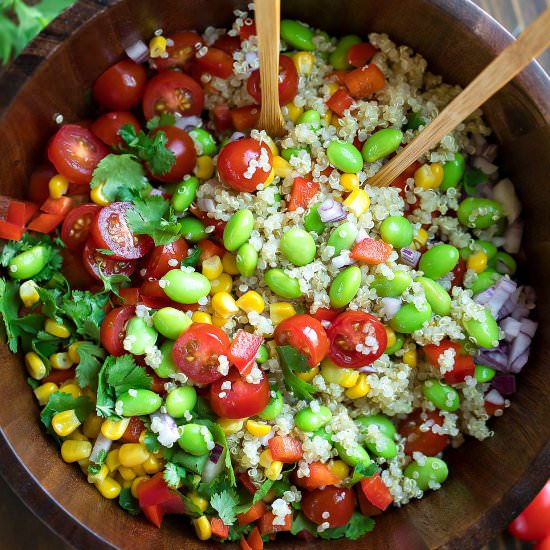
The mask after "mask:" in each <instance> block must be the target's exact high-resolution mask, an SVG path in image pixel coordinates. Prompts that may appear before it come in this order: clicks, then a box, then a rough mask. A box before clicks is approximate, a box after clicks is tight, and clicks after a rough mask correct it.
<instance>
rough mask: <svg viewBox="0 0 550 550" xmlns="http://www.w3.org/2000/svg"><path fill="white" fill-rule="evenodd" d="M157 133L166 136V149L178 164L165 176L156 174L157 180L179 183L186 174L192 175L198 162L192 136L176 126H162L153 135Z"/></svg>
mask: <svg viewBox="0 0 550 550" xmlns="http://www.w3.org/2000/svg"><path fill="white" fill-rule="evenodd" d="M157 132H164V133H165V134H166V138H167V141H166V148H167V149H168V150H170V151H172V153H174V155H175V157H176V162H175V163H174V165H173V166H172V168H170V170H169V171H168V172H166V173H165V174H154V177H155V179H157V180H160V181H164V182H166V183H178V182H180V181H181V180H182V179H183V176H185V175H186V174H191V172H193V168H195V162H196V161H197V152H196V150H195V145H194V143H193V140H192V139H191V136H190V135H189V134H188V133H187V132H185V131H184V130H181V129H180V128H176V127H175V126H162V127H160V128H157V129H156V130H154V131H153V132H151V135H152V136H154V135H155V134H156V133H157Z"/></svg>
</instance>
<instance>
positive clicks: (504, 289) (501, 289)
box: [487, 277, 518, 317]
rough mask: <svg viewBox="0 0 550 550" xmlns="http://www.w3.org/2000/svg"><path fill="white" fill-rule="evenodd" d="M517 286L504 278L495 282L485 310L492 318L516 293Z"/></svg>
mask: <svg viewBox="0 0 550 550" xmlns="http://www.w3.org/2000/svg"><path fill="white" fill-rule="evenodd" d="M517 286H518V285H517V284H516V282H515V281H512V280H511V279H507V278H506V277H502V278H501V279H499V280H498V281H497V283H496V284H495V292H494V294H493V296H492V297H491V300H490V301H489V303H488V304H487V308H488V309H489V311H490V312H491V315H493V317H496V316H497V315H498V312H499V311H500V310H501V308H502V306H504V304H506V303H507V302H509V301H510V297H511V296H512V295H513V294H514V292H515V291H516V289H517Z"/></svg>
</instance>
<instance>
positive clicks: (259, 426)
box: [246, 420, 271, 437]
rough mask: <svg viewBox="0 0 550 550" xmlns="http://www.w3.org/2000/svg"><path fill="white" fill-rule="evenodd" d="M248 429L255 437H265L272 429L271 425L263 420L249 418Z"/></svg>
mask: <svg viewBox="0 0 550 550" xmlns="http://www.w3.org/2000/svg"><path fill="white" fill-rule="evenodd" d="M246 430H247V431H248V433H249V434H252V435H253V436H255V437H263V436H264V435H267V434H268V433H269V432H270V431H271V426H270V425H269V424H264V423H263V422H257V421H256V420H247V421H246Z"/></svg>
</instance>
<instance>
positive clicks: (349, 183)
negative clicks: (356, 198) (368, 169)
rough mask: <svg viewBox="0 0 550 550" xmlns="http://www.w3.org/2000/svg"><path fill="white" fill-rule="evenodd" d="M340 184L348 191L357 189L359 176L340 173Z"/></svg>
mask: <svg viewBox="0 0 550 550" xmlns="http://www.w3.org/2000/svg"><path fill="white" fill-rule="evenodd" d="M340 185H341V186H342V187H343V188H344V189H345V190H346V191H349V192H352V191H355V190H356V189H359V178H358V177H357V174H342V175H341V176H340Z"/></svg>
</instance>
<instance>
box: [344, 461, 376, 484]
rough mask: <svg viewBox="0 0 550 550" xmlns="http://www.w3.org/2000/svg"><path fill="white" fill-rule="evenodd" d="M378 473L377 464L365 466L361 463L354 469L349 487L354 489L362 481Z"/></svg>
mask: <svg viewBox="0 0 550 550" xmlns="http://www.w3.org/2000/svg"><path fill="white" fill-rule="evenodd" d="M377 471H378V466H377V465H376V463H374V462H371V463H370V464H369V465H368V466H365V465H364V464H362V463H361V462H359V463H358V464H357V466H355V468H354V469H353V474H352V476H351V480H350V482H349V484H348V485H349V486H350V487H352V486H353V485H355V484H356V483H359V482H360V481H361V480H362V479H365V478H366V477H371V476H373V475H374V474H375V473H376V472H377Z"/></svg>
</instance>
